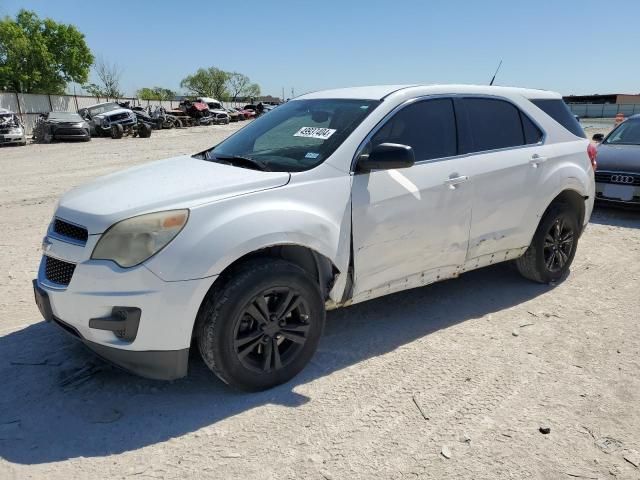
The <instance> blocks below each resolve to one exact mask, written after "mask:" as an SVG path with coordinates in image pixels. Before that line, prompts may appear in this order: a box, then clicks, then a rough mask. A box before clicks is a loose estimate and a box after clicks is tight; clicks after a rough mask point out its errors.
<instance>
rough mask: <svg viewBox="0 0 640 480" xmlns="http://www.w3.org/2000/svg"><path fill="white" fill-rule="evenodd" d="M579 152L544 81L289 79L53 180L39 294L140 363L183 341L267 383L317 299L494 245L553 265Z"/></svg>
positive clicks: (169, 353)
mask: <svg viewBox="0 0 640 480" xmlns="http://www.w3.org/2000/svg"><path fill="white" fill-rule="evenodd" d="M540 101H544V102H547V103H548V102H553V104H554V108H550V109H547V110H546V111H545V110H542V109H541V108H539V107H538V106H537V104H536V102H540ZM545 112H549V113H545ZM593 153H594V152H593V149H592V146H591V144H590V143H589V141H588V140H587V139H586V138H584V132H583V131H582V130H581V128H580V126H579V125H577V124H576V123H575V119H574V118H573V117H572V116H571V115H570V112H569V109H568V108H567V107H566V105H565V104H564V103H563V101H562V97H561V96H560V95H559V94H557V93H551V92H546V91H542V90H529V89H520V88H506V87H490V86H489V87H487V86H460V85H452V86H447V85H441V86H388V85H387V86H375V87H359V88H348V89H339V90H330V91H325V92H316V93H311V94H307V95H302V96H300V97H298V98H296V99H294V100H291V101H289V102H288V103H286V104H284V105H282V106H279V107H278V108H277V109H275V110H273V111H272V112H270V113H269V114H268V115H264V116H263V117H260V118H258V119H256V120H255V121H253V122H251V123H250V124H248V125H247V126H246V127H244V128H243V129H241V130H239V131H238V132H236V133H235V134H233V135H231V136H230V137H228V138H227V139H226V140H223V141H222V142H220V143H219V144H218V145H216V146H214V147H212V148H210V149H208V150H206V151H203V152H200V153H198V154H195V155H184V156H179V157H175V158H172V159H167V160H163V161H159V162H151V163H148V164H146V165H141V166H137V167H135V168H133V169H129V170H125V171H123V172H121V173H115V174H110V175H108V176H106V177H103V178H99V179H96V180H94V181H93V182H90V183H89V184H87V185H85V186H81V187H78V188H76V189H74V190H71V191H70V192H69V193H67V194H66V195H64V196H63V197H62V198H61V199H60V201H59V203H58V204H57V209H56V211H55V213H54V217H53V219H52V221H51V223H50V225H49V228H48V230H47V233H46V236H45V238H44V241H43V244H42V245H43V256H42V260H41V263H40V268H39V271H38V276H37V279H36V280H34V292H35V299H36V303H37V305H38V306H39V308H40V311H41V312H42V315H43V316H44V318H45V319H46V320H48V321H50V322H52V323H55V324H57V325H58V326H60V327H62V329H64V330H65V331H66V332H67V333H69V334H70V335H72V336H73V337H75V338H77V339H78V340H80V341H81V342H83V343H84V344H85V345H87V346H88V347H89V348H91V349H93V350H94V351H95V352H97V353H98V354H99V355H100V356H101V357H103V358H106V359H108V360H110V361H112V362H114V363H115V364H117V365H120V366H121V367H123V368H125V369H128V370H131V371H133V372H135V373H138V374H140V375H142V376H145V377H149V378H156V379H175V378H179V377H183V376H184V375H186V374H187V368H188V359H189V349H190V348H191V346H192V345H197V348H198V349H199V351H200V353H201V356H202V358H203V359H204V362H205V363H206V365H207V366H208V367H209V368H210V369H211V370H212V371H213V372H214V373H215V374H216V375H217V376H218V377H220V378H221V379H222V380H223V381H224V382H226V383H228V384H230V385H232V386H234V387H238V388H241V389H245V390H262V389H266V388H270V387H273V386H275V385H278V384H281V383H284V382H286V381H288V380H290V379H291V378H293V377H294V376H295V375H296V374H297V373H298V372H300V371H301V370H302V369H303V368H304V366H305V365H306V364H307V363H308V362H309V360H310V359H311V358H312V356H313V355H314V352H315V350H316V347H317V346H318V342H319V340H320V337H321V335H322V331H323V326H324V322H325V311H326V310H327V309H334V308H338V307H343V306H347V305H351V304H356V303H359V302H363V301H366V300H370V299H372V298H376V297H380V296H382V295H387V294H390V293H393V292H397V291H401V290H405V289H409V288H415V287H420V286H423V285H428V284H430V283H434V282H438V281H442V280H445V279H449V278H454V277H457V276H458V275H460V274H462V273H463V272H467V271H470V270H475V269H478V268H482V267H484V266H487V265H492V264H495V263H498V262H506V261H514V263H515V266H516V267H517V269H518V270H519V272H520V273H521V274H522V275H523V276H524V277H525V278H527V279H530V280H533V281H535V282H541V283H546V284H548V283H552V282H555V281H557V280H559V279H561V278H563V276H564V275H566V274H567V273H568V269H569V266H570V265H571V263H572V260H573V258H574V255H575V253H576V248H577V245H578V240H579V238H580V235H581V233H582V231H583V229H584V227H585V225H586V224H587V222H588V221H589V217H590V215H591V211H592V208H593V201H594V195H595V185H594V155H593ZM159 186H160V187H161V188H159ZM460 293H461V296H462V295H463V293H464V292H460ZM389 301H394V300H389ZM370 328H375V326H372V327H370Z"/></svg>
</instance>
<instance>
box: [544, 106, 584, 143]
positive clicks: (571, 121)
mask: <svg viewBox="0 0 640 480" xmlns="http://www.w3.org/2000/svg"><path fill="white" fill-rule="evenodd" d="M531 103H533V104H534V105H535V106H536V107H538V108H539V109H540V110H542V111H543V112H544V113H546V114H547V115H549V116H550V117H551V118H553V119H554V120H555V121H556V122H558V123H559V124H560V125H562V126H563V127H564V128H566V129H567V130H569V131H570V132H571V133H573V134H574V135H575V136H577V137H582V138H587V136H586V135H585V133H584V130H582V127H581V126H580V123H579V122H578V121H577V120H576V117H574V116H573V114H572V113H571V110H569V107H567V104H566V103H564V100H562V99H560V98H558V99H553V98H545V99H534V100H531Z"/></svg>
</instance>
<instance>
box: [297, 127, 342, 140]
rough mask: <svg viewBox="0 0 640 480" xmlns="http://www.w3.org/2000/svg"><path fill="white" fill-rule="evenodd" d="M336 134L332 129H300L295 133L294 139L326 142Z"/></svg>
mask: <svg viewBox="0 0 640 480" xmlns="http://www.w3.org/2000/svg"><path fill="white" fill-rule="evenodd" d="M334 133H336V131H335V130H334V129H333V128H320V127H302V128H301V129H300V130H298V131H297V132H296V133H294V134H293V136H294V137H306V138H319V139H320V140H326V139H327V138H329V137H330V136H331V135H333V134H334Z"/></svg>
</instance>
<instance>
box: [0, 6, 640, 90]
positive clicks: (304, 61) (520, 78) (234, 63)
mask: <svg viewBox="0 0 640 480" xmlns="http://www.w3.org/2000/svg"><path fill="white" fill-rule="evenodd" d="M521 3H522V4H523V5H520V4H521ZM98 5H101V6H98ZM20 8H27V9H31V10H35V11H36V12H37V13H38V14H39V15H40V16H42V17H51V18H53V19H55V20H57V21H61V22H65V23H72V24H75V25H76V26H77V27H78V28H79V29H80V30H81V31H82V32H84V33H85V35H86V38H87V42H88V44H89V46H90V47H91V49H92V50H93V52H94V53H95V54H98V55H102V56H103V57H104V58H105V59H106V60H108V61H110V62H115V63H117V64H118V65H119V66H120V67H121V68H122V69H123V76H122V84H123V87H124V89H125V90H126V91H127V93H129V94H132V93H133V92H135V90H136V89H138V88H140V87H144V86H154V85H158V86H163V87H167V88H172V89H176V90H179V84H180V80H181V79H182V78H183V77H184V76H186V75H187V74H189V73H192V72H194V71H195V70H196V69H197V68H198V67H208V66H216V67H219V68H222V69H224V70H235V71H239V72H242V73H245V74H246V75H248V76H249V77H250V78H251V79H252V80H253V81H255V82H257V83H259V84H260V85H261V87H262V91H263V93H266V94H273V95H276V96H281V94H282V93H281V92H282V87H284V88H285V95H286V96H287V97H289V96H291V88H292V87H293V88H294V89H295V94H296V95H298V94H301V93H304V92H307V91H313V90H319V89H323V88H332V87H341V86H352V85H370V84H389V83H394V84H395V83H488V81H489V80H490V78H491V76H492V74H493V71H494V69H495V68H496V66H497V63H498V61H499V60H500V59H503V60H504V64H503V66H502V70H501V71H500V73H499V74H498V77H497V81H496V84H500V85H516V86H526V87H535V88H545V89H550V90H556V91H559V92H561V93H563V94H581V93H614V92H615V93H640V62H638V58H639V50H638V48H639V46H640V28H638V18H640V15H639V14H640V1H638V0H618V1H616V2H604V1H589V0H581V1H576V0H555V1H549V0H536V1H527V2H518V1H515V0H510V1H503V0H482V1H474V0H467V1H462V0H449V1H429V0H423V1H414V0H407V1H402V0H393V1H377V0H368V1H347V0H340V1H337V0H323V1H320V2H319V1H303V0H298V1H289V0H283V1H275V0H274V1H264V0H263V1H241V0H235V1H183V2H176V1H166V0H154V1H151V0H149V1H146V2H145V1H122V0H108V1H107V2H98V1H86V0H56V1H51V0H40V1H35V0H21V1H18V0H0V15H2V16H4V15H7V14H8V15H14V14H15V13H16V12H17V11H18V10H19V9H20Z"/></svg>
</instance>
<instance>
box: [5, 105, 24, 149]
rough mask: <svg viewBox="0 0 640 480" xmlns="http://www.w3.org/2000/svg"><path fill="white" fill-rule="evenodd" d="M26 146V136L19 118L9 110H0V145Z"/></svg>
mask: <svg viewBox="0 0 640 480" xmlns="http://www.w3.org/2000/svg"><path fill="white" fill-rule="evenodd" d="M26 144H27V135H26V133H25V129H24V125H23V124H22V121H21V120H20V117H18V115H16V114H15V113H14V112H12V111H11V110H7V109H5V108H0V145H21V146H24V145H26Z"/></svg>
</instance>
